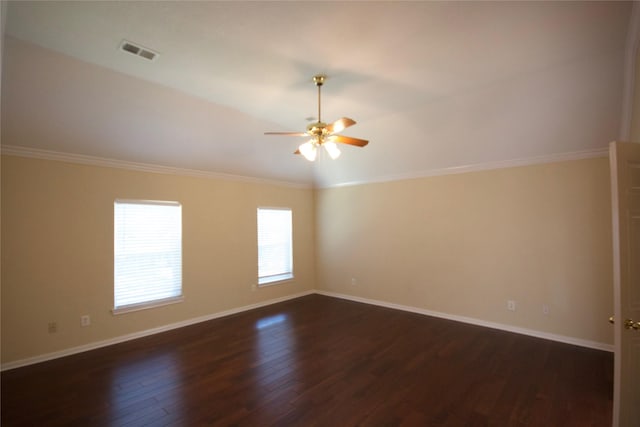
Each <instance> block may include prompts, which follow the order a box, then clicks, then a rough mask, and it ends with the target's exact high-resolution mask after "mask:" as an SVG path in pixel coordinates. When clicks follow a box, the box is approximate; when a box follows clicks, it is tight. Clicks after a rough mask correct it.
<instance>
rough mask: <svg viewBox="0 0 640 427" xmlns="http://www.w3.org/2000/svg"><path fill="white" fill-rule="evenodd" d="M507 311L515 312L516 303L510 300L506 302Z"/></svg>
mask: <svg viewBox="0 0 640 427" xmlns="http://www.w3.org/2000/svg"><path fill="white" fill-rule="evenodd" d="M507 310H509V311H516V302H515V301H514V300H512V299H510V300H508V301H507Z"/></svg>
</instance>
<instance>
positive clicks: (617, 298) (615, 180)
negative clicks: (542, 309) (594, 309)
mask: <svg viewBox="0 0 640 427" xmlns="http://www.w3.org/2000/svg"><path fill="white" fill-rule="evenodd" d="M609 159H610V163H611V197H612V201H613V259H614V265H613V272H614V310H615V315H614V319H615V324H614V328H615V334H614V337H615V338H614V343H615V368H614V391H613V425H614V426H615V427H637V426H640V144H635V143H628V142H627V143H623V142H612V143H611V144H610V146H609Z"/></svg>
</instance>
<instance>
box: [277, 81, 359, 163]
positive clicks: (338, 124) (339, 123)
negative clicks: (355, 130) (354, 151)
mask: <svg viewBox="0 0 640 427" xmlns="http://www.w3.org/2000/svg"><path fill="white" fill-rule="evenodd" d="M325 79H326V76H325V75H322V74H318V75H316V76H313V83H315V85H316V86H317V87H318V121H316V122H313V123H310V124H309V125H308V126H307V130H306V131H305V132H265V133H264V134H265V135H286V136H304V137H310V138H311V139H309V140H308V141H306V142H304V143H303V144H301V145H300V147H298V149H297V150H296V151H295V152H294V154H302V156H303V157H304V158H305V159H307V160H309V161H310V162H313V161H315V159H316V157H317V155H318V148H319V147H324V149H325V150H326V151H327V153H328V154H329V157H331V159H333V160H335V159H337V158H338V157H339V156H340V153H341V151H340V149H339V148H338V145H337V144H336V143H340V144H348V145H354V146H356V147H364V146H365V145H367V144H368V143H369V141H367V140H364V139H359V138H352V137H349V136H343V135H337V133H338V132H341V131H343V130H344V129H346V128H348V127H349V126H353V125H355V124H356V121H355V120H353V119H350V118H348V117H342V118H341V119H338V120H336V121H335V122H333V123H331V124H326V123H324V122H323V121H322V118H321V109H320V107H321V103H320V100H321V87H322V85H323V84H324V81H325Z"/></svg>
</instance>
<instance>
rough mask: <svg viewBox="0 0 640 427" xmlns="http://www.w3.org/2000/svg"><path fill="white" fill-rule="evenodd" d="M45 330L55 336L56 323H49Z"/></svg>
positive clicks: (56, 330)
mask: <svg viewBox="0 0 640 427" xmlns="http://www.w3.org/2000/svg"><path fill="white" fill-rule="evenodd" d="M47 330H48V331H49V333H50V334H55V333H56V332H58V323H56V322H49V324H48V325H47Z"/></svg>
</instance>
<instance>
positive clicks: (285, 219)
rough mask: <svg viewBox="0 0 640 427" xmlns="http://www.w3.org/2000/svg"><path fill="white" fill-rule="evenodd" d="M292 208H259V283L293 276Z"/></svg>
mask: <svg viewBox="0 0 640 427" xmlns="http://www.w3.org/2000/svg"><path fill="white" fill-rule="evenodd" d="M291 218H292V215H291V209H265V208H258V284H260V285H263V284H266V283H271V282H277V281H280V280H286V279H291V278H293V250H292V246H293V245H292V238H291V234H292V233H291V230H292V226H291Z"/></svg>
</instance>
